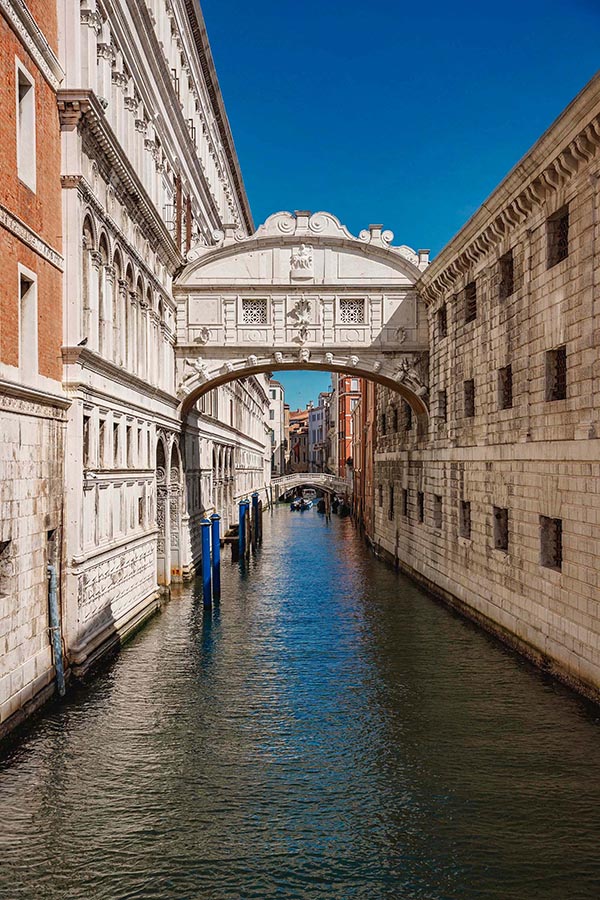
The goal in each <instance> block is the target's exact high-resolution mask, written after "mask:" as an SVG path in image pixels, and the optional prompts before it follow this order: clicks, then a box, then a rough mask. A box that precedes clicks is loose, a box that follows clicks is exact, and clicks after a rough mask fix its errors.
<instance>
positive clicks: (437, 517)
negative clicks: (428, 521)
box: [433, 494, 442, 531]
mask: <svg viewBox="0 0 600 900" xmlns="http://www.w3.org/2000/svg"><path fill="white" fill-rule="evenodd" d="M433 527H434V528H437V529H438V531H439V530H440V529H441V527H442V497H441V495H440V494H434V495H433Z"/></svg>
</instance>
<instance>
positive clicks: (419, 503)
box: [417, 491, 425, 522]
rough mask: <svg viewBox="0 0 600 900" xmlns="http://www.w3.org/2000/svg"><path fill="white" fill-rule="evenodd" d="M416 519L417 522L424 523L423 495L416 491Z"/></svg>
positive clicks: (421, 492)
mask: <svg viewBox="0 0 600 900" xmlns="http://www.w3.org/2000/svg"><path fill="white" fill-rule="evenodd" d="M417 518H418V520H419V522H424V521H425V494H424V493H423V491H417Z"/></svg>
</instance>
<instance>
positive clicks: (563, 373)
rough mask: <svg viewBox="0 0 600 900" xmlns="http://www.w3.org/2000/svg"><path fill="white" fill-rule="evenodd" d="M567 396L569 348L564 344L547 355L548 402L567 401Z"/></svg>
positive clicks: (549, 351)
mask: <svg viewBox="0 0 600 900" xmlns="http://www.w3.org/2000/svg"><path fill="white" fill-rule="evenodd" d="M566 396H567V348H566V346H565V345H564V344H563V346H562V347H557V348H556V349H555V350H548V352H547V353H546V400H565V399H566Z"/></svg>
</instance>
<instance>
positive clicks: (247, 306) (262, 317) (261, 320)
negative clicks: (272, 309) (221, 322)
mask: <svg viewBox="0 0 600 900" xmlns="http://www.w3.org/2000/svg"><path fill="white" fill-rule="evenodd" d="M242 324H243V325H266V324H267V301H266V299H262V298H261V299H260V300H242Z"/></svg>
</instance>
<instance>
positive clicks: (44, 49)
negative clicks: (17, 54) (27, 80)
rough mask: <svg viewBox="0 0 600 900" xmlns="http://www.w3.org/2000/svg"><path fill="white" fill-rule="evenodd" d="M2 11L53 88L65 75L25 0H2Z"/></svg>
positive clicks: (0, 8) (55, 88)
mask: <svg viewBox="0 0 600 900" xmlns="http://www.w3.org/2000/svg"><path fill="white" fill-rule="evenodd" d="M0 11H1V12H2V13H3V14H4V16H5V18H6V20H7V21H8V23H9V24H10V26H11V28H12V29H13V31H14V32H15V33H16V35H17V37H18V38H19V40H20V41H21V42H22V43H23V45H24V46H25V48H26V50H27V52H28V53H29V55H30V56H31V58H32V59H34V60H35V62H36V63H37V65H38V68H39V70H40V72H41V73H42V75H43V76H44V78H45V79H46V81H47V82H48V84H49V85H50V87H51V88H53V90H55V91H56V90H58V88H59V87H60V84H61V82H62V80H63V78H64V77H65V73H64V71H63V69H62V66H61V64H60V62H59V61H58V58H57V56H56V54H55V53H54V51H53V50H52V48H51V46H50V44H49V43H48V41H47V40H46V38H45V36H44V34H43V32H42V31H41V29H40V27H39V25H38V24H37V22H36V21H35V19H34V18H33V16H32V15H31V13H30V12H29V10H28V9H27V6H26V5H25V3H24V2H23V0H0Z"/></svg>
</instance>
